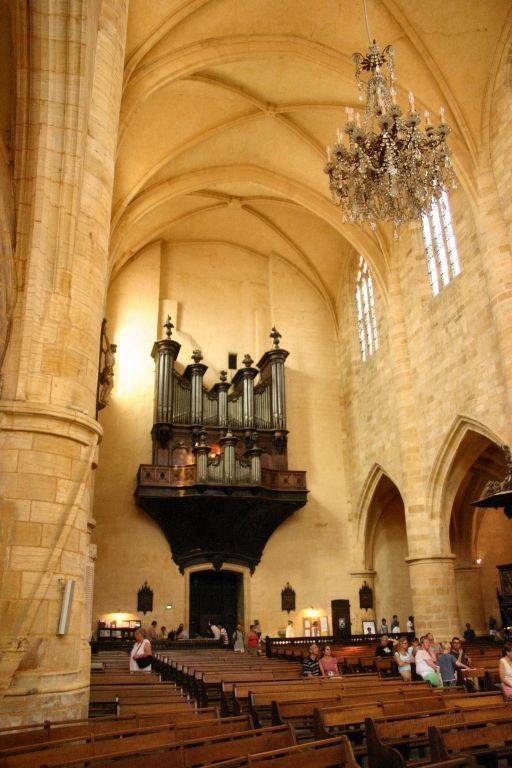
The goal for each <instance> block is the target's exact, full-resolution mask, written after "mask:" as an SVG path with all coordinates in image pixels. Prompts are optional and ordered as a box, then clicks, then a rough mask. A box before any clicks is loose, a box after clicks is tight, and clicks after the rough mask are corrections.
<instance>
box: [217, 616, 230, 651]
mask: <svg viewBox="0 0 512 768" xmlns="http://www.w3.org/2000/svg"><path fill="white" fill-rule="evenodd" d="M219 632H220V635H219V638H220V641H221V643H222V645H224V646H226V645H229V638H228V633H227V630H226V627H224V626H223V625H222V624H221V623H220V621H219Z"/></svg>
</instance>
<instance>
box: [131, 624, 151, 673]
mask: <svg viewBox="0 0 512 768" xmlns="http://www.w3.org/2000/svg"><path fill="white" fill-rule="evenodd" d="M146 635H147V633H146V630H145V629H142V627H139V628H138V629H136V630H135V643H134V644H133V648H132V652H131V653H130V672H151V663H149V664H148V666H147V667H143V668H141V667H139V665H138V664H137V659H144V658H147V657H148V656H149V657H150V658H151V643H150V642H149V640H148V639H147V636H146Z"/></svg>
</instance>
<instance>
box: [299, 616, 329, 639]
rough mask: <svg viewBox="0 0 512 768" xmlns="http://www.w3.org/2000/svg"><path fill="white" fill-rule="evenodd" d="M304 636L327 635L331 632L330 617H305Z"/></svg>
mask: <svg viewBox="0 0 512 768" xmlns="http://www.w3.org/2000/svg"><path fill="white" fill-rule="evenodd" d="M302 621H303V625H304V637H325V636H326V635H328V634H329V619H328V617H327V616H319V617H318V619H309V618H305V619H303V620H302Z"/></svg>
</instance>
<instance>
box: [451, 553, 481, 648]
mask: <svg viewBox="0 0 512 768" xmlns="http://www.w3.org/2000/svg"><path fill="white" fill-rule="evenodd" d="M481 573H482V572H481V570H480V568H479V567H478V565H456V566H455V583H456V585H457V599H458V603H459V614H460V619H461V622H462V624H461V628H460V630H459V632H461V633H462V632H463V630H464V628H465V624H466V622H468V621H469V623H470V624H471V626H472V628H473V629H474V630H475V632H476V633H477V635H485V634H487V632H488V629H487V625H486V621H485V616H484V605H483V600H482V582H481Z"/></svg>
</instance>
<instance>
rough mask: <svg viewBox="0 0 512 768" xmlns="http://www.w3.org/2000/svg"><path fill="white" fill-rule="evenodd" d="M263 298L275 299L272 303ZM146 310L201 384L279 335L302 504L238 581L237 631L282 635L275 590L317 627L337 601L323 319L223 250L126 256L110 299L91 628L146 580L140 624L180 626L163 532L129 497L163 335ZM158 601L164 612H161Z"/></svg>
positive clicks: (295, 279) (333, 368)
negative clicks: (234, 357)
mask: <svg viewBox="0 0 512 768" xmlns="http://www.w3.org/2000/svg"><path fill="white" fill-rule="evenodd" d="M272 296H275V297H279V299H278V300H275V301H274V303H273V302H272V298H271V297H272ZM159 299H160V304H162V306H169V302H170V305H171V306H177V318H174V317H173V320H174V322H175V324H176V326H177V330H176V332H175V333H174V337H175V338H177V339H178V340H179V341H180V342H181V343H182V344H183V346H182V350H181V352H180V356H179V358H178V363H179V364H180V365H181V366H183V367H184V366H185V365H187V364H188V362H189V359H190V354H191V350H192V348H193V347H194V346H199V347H200V348H201V349H202V350H203V354H204V355H205V362H206V363H207V364H209V365H210V366H211V368H212V373H211V374H210V375H211V376H212V381H215V380H217V377H218V371H219V370H220V369H222V368H223V367H225V366H226V363H227V352H237V353H238V359H239V362H240V361H241V358H242V357H243V355H244V354H245V353H246V352H250V353H251V354H252V356H253V358H255V359H258V356H259V355H261V354H262V353H263V352H264V351H265V350H266V349H269V348H270V346H271V340H270V339H269V338H268V334H269V332H270V328H271V327H272V325H276V327H277V328H278V329H279V330H280V332H281V333H282V334H283V339H282V346H283V347H284V348H286V349H288V350H289V352H290V356H289V358H288V360H287V363H286V390H287V415H288V428H289V430H290V437H289V466H290V467H291V468H297V469H305V470H307V472H308V487H309V490H310V494H309V500H308V504H307V506H306V507H305V508H304V509H303V510H300V511H299V512H297V513H296V514H295V515H294V516H292V518H291V519H289V520H287V521H286V522H285V523H284V524H283V525H282V526H281V527H280V528H279V529H278V530H277V531H276V533H275V534H274V535H273V536H272V538H271V540H270V542H269V543H268V544H267V547H266V549H265V552H264V555H263V558H262V561H261V563H260V565H259V566H258V567H257V569H256V572H255V574H254V575H253V576H252V578H251V579H250V586H249V590H248V595H247V598H248V599H247V605H246V608H247V611H246V615H245V621H246V624H248V623H249V621H250V620H252V619H253V618H255V617H258V618H259V619H260V621H261V623H262V626H263V627H264V629H265V631H268V632H270V633H271V634H274V633H276V632H277V630H278V629H279V628H281V627H283V626H285V624H286V620H287V619H288V615H287V614H283V612H282V611H281V590H282V588H283V587H284V586H285V583H286V582H287V581H289V582H290V583H291V584H292V586H293V587H294V589H295V590H296V594H297V614H296V615H295V617H294V616H293V615H291V614H290V618H295V619H296V620H297V623H298V624H299V625H300V624H301V616H302V615H304V612H305V611H306V610H310V609H311V608H314V609H317V610H319V611H320V612H321V615H328V616H329V617H330V600H332V599H336V598H344V597H348V596H349V594H348V581H349V579H348V575H347V571H346V565H345V564H346V561H347V558H348V553H349V541H348V539H347V536H346V528H345V526H346V521H347V515H348V510H347V505H346V493H345V489H344V469H343V455H342V439H341V438H342V423H341V416H340V414H341V403H340V396H339V380H338V372H337V362H336V355H335V351H336V343H335V336H334V324H333V319H332V317H330V316H329V313H328V312H327V311H326V308H325V304H324V303H323V301H322V299H321V298H320V297H319V296H318V294H317V293H316V292H315V291H314V290H313V289H312V288H311V286H309V285H308V284H307V283H305V282H304V281H303V280H302V278H301V277H299V276H298V275H297V273H295V272H294V271H292V270H291V269H290V267H289V266H287V265H286V264H285V263H284V262H282V261H281V260H279V259H277V258H273V259H271V260H270V261H269V263H267V261H266V260H265V259H260V260H256V259H254V258H252V257H249V256H248V255H246V254H244V253H243V252H242V251H240V252H236V250H234V249H232V248H226V247H222V246H217V247H215V248H212V247H210V248H209V247H208V246H204V245H203V246H199V245H197V246H189V245H184V246H179V245H172V244H167V243H162V245H161V246H160V244H157V245H154V246H152V247H149V248H147V249H146V250H145V251H144V252H143V253H142V254H139V255H138V257H137V258H136V259H135V260H134V261H133V263H131V264H130V265H129V266H127V267H126V268H125V269H124V270H123V271H122V272H121V273H120V275H119V276H118V277H117V278H116V280H115V281H114V282H113V284H112V286H111V289H110V292H109V300H108V307H107V316H108V323H109V330H110V334H111V336H112V337H113V338H115V340H116V342H117V344H118V353H117V363H116V384H115V389H114V393H113V396H112V402H111V405H110V406H109V407H108V408H106V409H105V410H104V411H102V412H101V414H100V420H101V423H102V426H103V428H104V431H105V437H104V440H103V443H102V446H101V448H100V455H99V467H98V471H97V478H96V496H95V513H94V514H95V518H96V521H97V528H96V531H95V534H94V536H95V541H97V543H98V559H97V564H96V590H95V601H94V611H93V614H94V618H93V621H96V620H97V617H98V616H99V615H100V614H102V613H104V612H109V611H113V610H117V609H120V610H122V611H133V610H135V607H136V594H137V590H138V589H139V587H140V586H141V585H142V584H143V583H144V581H145V580H147V581H148V583H150V586H151V587H152V589H153V590H154V595H155V609H154V612H153V614H152V615H149V614H147V615H146V616H145V617H142V616H141V618H143V619H144V621H145V622H146V623H150V622H151V621H152V619H153V618H156V620H157V621H158V622H159V624H160V623H164V624H166V625H169V623H172V622H174V625H176V624H177V623H178V622H179V621H182V620H184V618H185V615H186V610H187V607H186V605H185V589H186V577H185V578H184V577H182V576H180V575H179V573H178V570H177V567H176V565H175V564H174V563H173V561H172V559H171V555H170V551H169V547H168V545H167V542H166V540H165V538H164V536H163V534H162V533H161V532H160V530H159V529H158V528H157V526H156V525H155V524H154V523H152V521H151V520H150V519H149V517H148V516H147V515H146V514H145V513H144V512H143V511H142V510H140V509H138V508H137V507H136V506H135V503H134V499H133V492H134V489H135V474H136V471H137V469H138V465H139V464H140V463H143V462H147V461H150V458H151V451H150V430H151V426H152V411H153V387H154V378H153V361H152V359H151V357H150V351H151V348H152V344H153V341H154V339H155V338H156V334H157V333H158V334H159V336H160V337H161V336H162V335H163V330H162V329H161V328H160V329H159V328H158V327H157V325H158V323H159V322H160V321H159V320H158V313H159V306H160V304H159ZM171 300H173V301H171ZM173 302H174V303H173ZM215 372H216V375H215V376H213V373H215ZM327 564H328V567H326V565H327ZM227 567H228V566H227ZM168 602H172V604H173V609H172V611H170V612H168V611H165V609H164V606H165V604H166V603H168Z"/></svg>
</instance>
